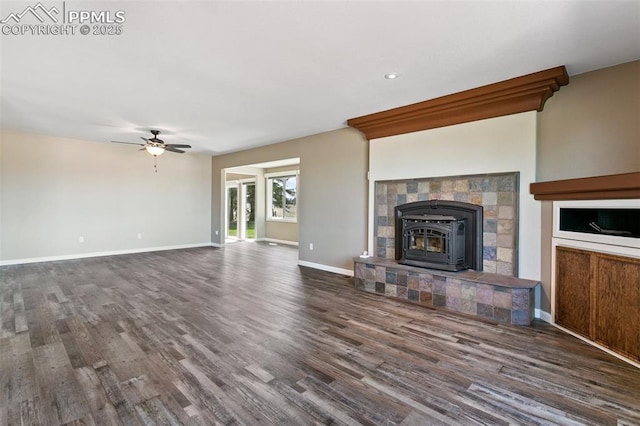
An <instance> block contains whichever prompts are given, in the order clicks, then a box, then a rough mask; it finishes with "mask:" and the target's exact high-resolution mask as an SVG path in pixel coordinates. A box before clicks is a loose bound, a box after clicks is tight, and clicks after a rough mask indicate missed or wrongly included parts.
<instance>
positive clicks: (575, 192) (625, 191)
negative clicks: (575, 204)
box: [529, 172, 640, 201]
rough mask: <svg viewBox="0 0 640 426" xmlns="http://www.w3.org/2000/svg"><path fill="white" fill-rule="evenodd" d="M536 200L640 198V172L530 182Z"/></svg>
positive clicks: (530, 190) (530, 188)
mask: <svg viewBox="0 0 640 426" xmlns="http://www.w3.org/2000/svg"><path fill="white" fill-rule="evenodd" d="M529 192H530V193H531V194H533V198H535V199H536V200H549V201H558V200H607V199H626V198H640V172H634V173H622V174H618V175H606V176H595V177H588V178H579V179H566V180H554V181H549V182H537V183H532V184H531V185H530V186H529Z"/></svg>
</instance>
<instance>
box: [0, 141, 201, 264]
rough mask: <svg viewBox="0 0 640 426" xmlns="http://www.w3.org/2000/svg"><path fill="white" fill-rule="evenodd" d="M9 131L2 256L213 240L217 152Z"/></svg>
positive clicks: (0, 161) (3, 163)
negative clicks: (151, 149) (151, 150)
mask: <svg viewBox="0 0 640 426" xmlns="http://www.w3.org/2000/svg"><path fill="white" fill-rule="evenodd" d="M1 136H2V144H1V145H0V148H1V150H2V152H1V155H0V183H1V186H0V197H1V198H0V200H1V201H2V203H1V205H0V212H1V213H0V232H1V234H0V235H1V238H2V239H1V241H0V247H1V251H0V262H2V263H15V262H16V261H18V260H21V259H22V260H25V259H26V260H29V259H34V258H36V259H41V258H52V257H53V258H55V257H67V256H68V257H73V256H82V255H90V254H92V253H93V254H95V253H103V252H118V251H125V252H126V251H136V250H146V249H156V248H166V247H177V246H190V245H208V244H210V242H211V238H210V232H211V196H210V194H211V157H210V156H205V155H194V154H183V155H178V154H175V155H174V154H172V153H165V154H164V155H162V156H160V157H158V173H154V168H153V158H152V157H151V156H150V155H149V154H147V153H146V152H138V151H137V149H138V147H136V146H133V145H122V144H112V143H98V142H89V141H79V140H73V139H64V138H56V137H51V136H43V135H35V134H28V133H21V132H3V133H2V135H1ZM138 233H140V234H142V239H138ZM81 236H82V237H84V243H80V242H79V237H81Z"/></svg>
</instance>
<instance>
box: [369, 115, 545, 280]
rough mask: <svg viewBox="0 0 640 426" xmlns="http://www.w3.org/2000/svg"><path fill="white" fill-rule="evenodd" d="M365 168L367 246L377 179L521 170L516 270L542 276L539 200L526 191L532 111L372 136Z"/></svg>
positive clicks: (531, 171) (532, 149)
mask: <svg viewBox="0 0 640 426" xmlns="http://www.w3.org/2000/svg"><path fill="white" fill-rule="evenodd" d="M369 171H370V179H369V227H368V238H369V239H368V247H369V252H373V242H374V227H373V225H374V223H375V222H374V202H375V181H379V180H392V179H411V178H428V177H440V176H458V175H472V174H482V173H500V172H520V199H519V203H520V205H519V211H520V218H519V219H520V224H519V259H518V262H519V265H518V271H519V276H520V277H521V278H529V279H536V280H537V279H539V278H540V277H539V276H540V223H541V212H540V204H539V203H538V202H537V201H535V200H534V199H533V196H532V195H530V194H529V184H530V183H531V182H534V181H535V173H536V112H535V111H532V112H526V113H522V114H515V115H509V116H505V117H498V118H492V119H487V120H481V121H475V122H472V123H465V124H458V125H455V126H448V127H442V128H438V129H431V130H424V131H421V132H414V133H409V134H404V135H398V136H390V137H386V138H380V139H374V140H372V141H370V149H369Z"/></svg>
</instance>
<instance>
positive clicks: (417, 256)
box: [400, 215, 469, 271]
mask: <svg viewBox="0 0 640 426" xmlns="http://www.w3.org/2000/svg"><path fill="white" fill-rule="evenodd" d="M465 222H466V219H464V218H456V217H455V216H444V215H407V216H403V217H402V258H401V259H400V263H403V264H405V265H414V266H423V267H427V268H437V269H444V270H448V271H459V270H462V269H468V268H469V265H467V264H466V263H465V250H464V249H465V240H464V236H465V229H466V227H465Z"/></svg>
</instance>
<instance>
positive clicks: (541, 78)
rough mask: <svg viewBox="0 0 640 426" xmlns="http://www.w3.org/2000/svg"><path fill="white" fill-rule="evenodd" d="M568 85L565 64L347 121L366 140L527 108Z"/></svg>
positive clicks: (541, 103) (541, 104)
mask: <svg viewBox="0 0 640 426" xmlns="http://www.w3.org/2000/svg"><path fill="white" fill-rule="evenodd" d="M567 84H569V75H568V74H567V70H566V68H565V67H564V66H559V67H555V68H551V69H548V70H545V71H539V72H536V73H533V74H528V75H524V76H521V77H516V78H512V79H510V80H505V81H502V82H499V83H494V84H489V85H487V86H482V87H478V88H475V89H471V90H466V91H464V92H459V93H455V94H452V95H448V96H443V97H440V98H436V99H432V100H429V101H424V102H419V103H416V104H412V105H407V106H403V107H399V108H394V109H390V110H387V111H382V112H377V113H374V114H370V115H365V116H362V117H357V118H352V119H350V120H347V124H348V125H349V126H351V127H355V128H356V129H358V130H360V131H361V132H362V133H364V134H365V135H366V137H367V139H369V140H371V139H376V138H382V137H386V136H394V135H400V134H404V133H411V132H417V131H420V130H427V129H434V128H436V127H444V126H450V125H454V124H460V123H467V122H470V121H476V120H483V119H485V118H494V117H500V116H503V115H509V114H516V113H520V112H526V111H534V110H535V111H542V108H543V107H544V103H545V102H546V100H547V99H549V98H550V97H551V96H553V93H554V92H556V91H558V90H560V87H561V86H565V85H567Z"/></svg>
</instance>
